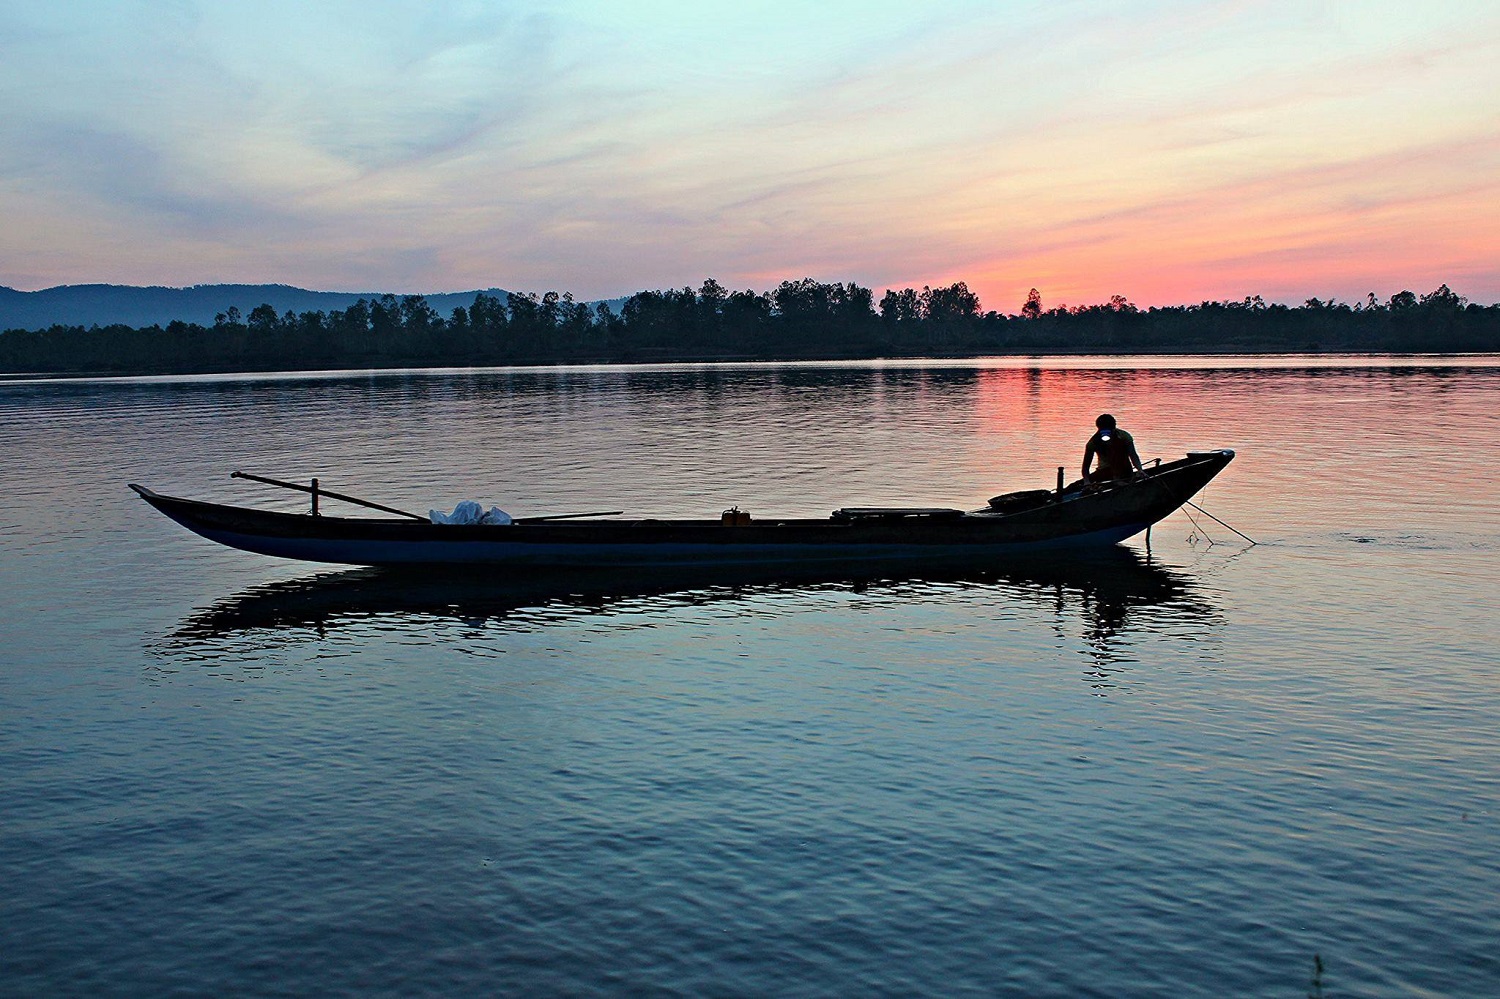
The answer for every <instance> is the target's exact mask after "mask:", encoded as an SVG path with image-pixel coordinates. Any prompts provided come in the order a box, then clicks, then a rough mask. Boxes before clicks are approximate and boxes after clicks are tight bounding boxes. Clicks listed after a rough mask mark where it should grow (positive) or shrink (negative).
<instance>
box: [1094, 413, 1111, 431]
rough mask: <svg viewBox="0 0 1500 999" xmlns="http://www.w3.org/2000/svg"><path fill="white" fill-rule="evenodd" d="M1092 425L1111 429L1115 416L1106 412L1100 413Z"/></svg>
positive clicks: (1102, 428)
mask: <svg viewBox="0 0 1500 999" xmlns="http://www.w3.org/2000/svg"><path fill="white" fill-rule="evenodd" d="M1094 426H1096V427H1098V428H1099V429H1100V430H1113V429H1114V428H1115V418H1114V417H1113V416H1110V415H1109V414H1108V413H1100V414H1099V418H1098V419H1097V420H1095V421H1094Z"/></svg>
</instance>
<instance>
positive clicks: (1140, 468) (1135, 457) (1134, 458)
mask: <svg viewBox="0 0 1500 999" xmlns="http://www.w3.org/2000/svg"><path fill="white" fill-rule="evenodd" d="M1126 440H1128V441H1130V461H1131V464H1133V465H1135V470H1136V471H1137V472H1141V473H1144V472H1145V471H1146V467H1145V466H1144V465H1142V464H1141V456H1140V454H1139V453H1137V452H1136V449H1135V438H1134V437H1127V438H1126Z"/></svg>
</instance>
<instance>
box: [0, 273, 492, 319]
mask: <svg viewBox="0 0 1500 999" xmlns="http://www.w3.org/2000/svg"><path fill="white" fill-rule="evenodd" d="M383 294H386V292H380V291H360V292H353V291H350V292H344V291H313V290H311V289H308V288H299V287H297V286H295V285H289V284H195V285H188V286H187V287H182V288H174V287H170V286H166V285H127V284H61V285H56V286H54V287H52V288H42V289H40V290H38V291H18V290H17V289H15V288H8V287H5V286H3V285H0V330H11V329H46V328H47V327H50V326H54V325H57V326H93V325H96V324H97V325H99V326H110V325H113V324H116V323H118V324H123V325H126V326H133V327H141V326H155V325H159V326H165V325H167V324H168V323H170V322H172V321H173V320H179V319H180V320H181V321H183V322H185V323H198V324H200V325H203V326H211V325H213V321H214V316H216V315H217V314H219V313H221V312H227V311H228V310H229V308H230V307H231V306H233V307H234V308H237V309H239V310H240V312H241V314H244V315H248V314H249V312H250V310H251V309H253V308H255V307H256V306H258V305H265V304H269V305H271V306H273V307H274V308H275V309H276V311H277V312H279V313H285V312H286V311H287V310H288V309H290V310H291V311H293V312H318V311H322V312H331V311H333V310H334V309H347V308H348V307H349V306H351V305H353V304H354V303H355V302H357V301H359V300H360V299H361V298H363V299H375V298H379V297H380V296H381V295H383ZM479 294H484V295H493V296H495V297H497V298H499V299H500V300H501V301H504V300H505V296H506V294H507V292H506V291H505V290H504V289H503V288H479V289H475V290H474V291H453V292H437V293H434V294H430V295H428V294H424V295H423V296H422V297H424V298H425V299H427V303H428V304H429V305H431V306H432V307H433V308H434V309H436V310H437V311H438V312H439V313H440V314H442V315H443V316H447V315H448V313H450V312H452V311H453V309H455V308H457V307H459V306H463V307H465V308H467V307H468V306H469V305H471V304H473V302H474V296H475V295H479ZM397 297H398V298H400V297H403V296H402V295H397Z"/></svg>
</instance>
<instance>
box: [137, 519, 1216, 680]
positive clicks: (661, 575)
mask: <svg viewBox="0 0 1500 999" xmlns="http://www.w3.org/2000/svg"><path fill="white" fill-rule="evenodd" d="M508 575H515V573H514V570H508V571H506V572H501V571H499V570H488V571H484V570H480V571H468V572H463V571H455V570H449V571H444V572H412V571H388V570H378V569H355V570H348V571H340V572H331V573H325V574H321V575H317V576H312V577H308V578H303V579H296V580H289V581H285V582H278V583H269V584H265V585H261V586H256V587H252V588H250V589H248V590H245V591H243V592H240V593H237V594H234V595H232V596H228V597H225V598H223V599H222V600H219V601H218V602H216V603H214V604H213V605H211V606H209V607H206V608H203V609H201V610H199V611H198V612H196V613H194V614H193V615H191V616H190V617H188V618H187V619H185V620H184V621H183V622H182V624H181V626H180V627H178V628H177V629H176V630H175V631H174V632H172V633H171V634H169V635H166V636H164V637H163V638H162V639H161V640H160V641H158V642H157V643H155V644H154V647H153V651H154V652H155V653H156V656H157V658H158V660H159V661H163V662H162V665H158V666H157V667H155V668H154V671H155V672H157V673H162V674H166V673H169V672H171V669H170V667H169V666H168V665H167V664H166V662H165V661H170V662H175V663H178V664H180V665H210V664H211V665H214V666H217V667H222V666H223V664H224V663H226V662H229V661H244V660H246V658H247V657H248V658H251V659H253V658H255V657H256V656H258V655H261V654H264V653H268V652H271V651H274V650H277V649H282V648H287V647H290V646H294V645H297V644H300V643H303V642H305V641H306V640H307V639H308V638H309V637H310V636H309V633H311V636H315V637H316V638H317V639H319V640H323V639H328V638H330V637H334V636H338V635H340V634H352V635H355V636H364V635H369V634H371V633H376V632H378V633H385V634H397V633H401V632H408V633H409V632H411V631H413V630H416V631H419V632H421V633H422V634H423V636H424V638H425V639H427V640H429V641H431V642H432V643H434V644H436V643H439V642H443V641H444V639H443V638H441V637H440V636H434V635H433V634H432V631H431V629H432V625H433V624H434V623H436V622H444V621H446V622H451V623H456V624H458V625H460V626H462V628H463V629H465V631H468V630H469V629H482V630H484V631H487V632H491V631H499V632H509V633H517V632H539V631H543V630H545V629H547V628H552V627H556V626H559V625H568V624H578V623H581V622H588V623H590V624H591V625H593V626H594V627H595V628H596V629H597V630H600V631H606V632H607V631H623V630H630V629H634V628H639V627H642V626H650V624H651V623H655V622H657V621H659V620H660V618H661V617H662V616H664V615H670V614H671V613H672V612H673V611H674V610H681V609H683V608H691V607H702V606H709V605H712V606H714V607H715V609H716V610H722V611H727V612H730V613H732V614H735V615H743V616H746V617H754V616H762V615H765V614H768V613H771V614H780V613H785V607H784V606H778V605H777V604H774V603H772V602H770V601H768V600H767V599H766V598H780V597H794V598H795V597H797V596H801V597H804V598H808V599H811V598H814V597H816V596H817V595H818V594H826V593H834V592H847V591H849V590H851V589H852V590H854V591H855V592H858V593H860V594H862V595H864V596H873V597H879V598H881V599H883V600H886V601H892V602H899V603H929V604H932V603H948V602H952V601H954V600H955V599H959V598H962V599H970V600H972V599H974V598H975V597H976V596H986V595H987V594H992V595H993V597H994V598H995V599H986V600H985V601H984V602H985V603H989V604H1005V605H1011V606H1014V605H1016V604H1018V603H1019V604H1027V603H1030V604H1033V605H1035V606H1036V607H1038V608H1041V609H1047V610H1050V611H1051V613H1052V616H1053V628H1054V630H1055V631H1056V632H1057V634H1058V637H1059V639H1060V640H1064V641H1066V640H1069V639H1068V632H1069V631H1072V630H1074V629H1075V627H1076V625H1077V624H1080V623H1081V624H1082V627H1083V634H1082V636H1081V638H1082V642H1083V644H1084V646H1085V647H1086V649H1087V650H1088V651H1087V655H1088V658H1089V666H1088V668H1087V669H1086V671H1085V672H1086V678H1087V679H1088V681H1089V682H1090V683H1091V684H1092V685H1094V686H1095V687H1096V688H1100V689H1103V688H1106V687H1109V686H1112V685H1113V681H1112V678H1113V677H1116V676H1117V675H1118V674H1119V673H1120V672H1121V671H1122V670H1124V669H1126V668H1128V666H1129V664H1130V663H1131V661H1132V660H1131V659H1130V658H1129V656H1128V655H1127V654H1126V653H1125V652H1124V650H1123V649H1122V647H1121V646H1122V644H1123V643H1122V642H1121V640H1120V639H1121V636H1122V635H1125V634H1127V633H1129V632H1130V631H1132V630H1137V631H1141V632H1146V633H1149V632H1155V631H1160V630H1163V629H1164V628H1169V627H1170V624H1169V623H1170V622H1173V621H1175V622H1178V623H1181V624H1185V625H1187V626H1189V627H1194V628H1201V626H1202V625H1204V624H1206V623H1212V622H1213V621H1215V620H1216V619H1217V616H1218V615H1217V611H1216V610H1215V609H1214V608H1213V607H1212V606H1211V605H1210V604H1209V603H1208V602H1207V601H1206V600H1205V599H1204V598H1203V597H1202V596H1201V594H1199V593H1198V591H1197V587H1196V584H1195V582H1194V580H1193V579H1192V578H1191V577H1190V576H1188V575H1186V574H1185V573H1184V572H1182V571H1181V570H1179V569H1171V568H1167V567H1164V566H1162V565H1160V564H1153V563H1150V562H1148V561H1145V560H1143V559H1141V558H1140V557H1139V556H1137V555H1136V554H1135V553H1133V552H1131V551H1129V550H1127V549H1123V548H1121V549H1114V550H1110V551H1107V552H1104V553H1099V554H1096V555H1092V556H1089V557H1087V558H1083V557H1076V558H1058V557H1056V556H1051V557H1048V558H1046V559H1045V560H1042V559H1035V560H1028V561H1026V562H1013V563H998V564H997V563H996V562H994V560H990V561H989V562H987V563H985V564H983V565H980V564H976V563H972V562H970V563H957V564H948V565H945V566H941V567H928V568H927V569H926V570H925V571H915V570H913V569H912V568H911V567H910V566H907V567H902V568H895V567H892V568H891V569H890V570H889V571H882V570H881V569H880V568H878V567H861V568H860V569H859V570H858V571H856V570H852V569H841V568H830V567H822V568H819V569H804V570H792V571H788V570H785V569H776V570H772V569H767V568H733V569H725V568H693V569H673V570H639V569H637V570H630V571H596V570H591V571H572V572H561V571H550V572H547V571H535V572H530V573H527V574H525V575H524V576H523V577H521V578H507V576H508ZM453 640H455V641H459V640H463V638H462V636H455V637H454V639H453Z"/></svg>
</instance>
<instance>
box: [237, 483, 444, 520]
mask: <svg viewBox="0 0 1500 999" xmlns="http://www.w3.org/2000/svg"><path fill="white" fill-rule="evenodd" d="M229 477H230V478H231V479H249V480H250V481H251V482H264V483H265V484H266V485H268V486H280V487H281V488H282V489H293V490H296V491H297V492H299V493H311V494H312V496H313V513H314V514H315V515H316V514H317V512H318V507H317V502H318V497H320V496H328V497H331V498H332V499H336V500H343V501H344V502H345V503H353V504H355V505H356V506H367V507H369V508H370V509H371V510H380V511H382V512H383V513H394V514H398V515H400V516H402V517H410V518H411V519H412V520H424V521H425V520H426V519H427V518H426V517H419V516H417V515H416V514H414V513H409V512H407V511H406V510H397V509H396V508H395V507H393V506H385V505H383V504H380V503H371V502H370V501H369V500H365V499H360V498H359V497H358V496H349V495H346V494H344V493H336V492H334V491H333V490H331V489H324V488H322V487H321V486H320V485H318V480H317V479H313V484H312V485H310V486H304V485H300V484H299V483H296V482H283V481H281V480H280V479H268V478H266V477H265V476H264V475H251V474H250V473H249V472H231V473H230V475H229Z"/></svg>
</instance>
